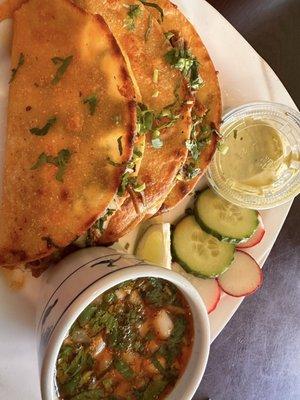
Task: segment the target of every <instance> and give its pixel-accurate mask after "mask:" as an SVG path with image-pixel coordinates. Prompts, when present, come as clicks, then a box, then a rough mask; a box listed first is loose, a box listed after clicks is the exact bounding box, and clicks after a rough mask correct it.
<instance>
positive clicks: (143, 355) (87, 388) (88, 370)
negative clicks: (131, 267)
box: [56, 278, 194, 400]
mask: <svg viewBox="0 0 300 400" xmlns="http://www.w3.org/2000/svg"><path fill="white" fill-rule="evenodd" d="M193 337H194V329H193V321H192V316H191V311H190V308H189V306H188V303H187V301H186V300H185V298H184V297H183V295H182V294H181V292H180V291H179V290H178V289H177V288H176V286H174V285H173V284H172V283H170V282H167V281H165V280H163V279H158V278H140V279H137V280H131V281H126V282H124V283H122V284H120V285H118V286H115V287H113V288H112V289H110V290H108V291H107V292H105V293H104V294H102V295H101V296H99V297H98V298H97V299H96V300H95V301H93V303H91V304H90V305H89V306H88V307H87V308H86V309H85V310H84V311H83V312H82V313H81V314H80V316H79V317H78V318H77V320H76V321H75V323H74V324H73V326H72V327H71V329H70V331H69V333H68V336H67V337H66V339H65V340H64V342H63V344H62V346H61V349H60V352H59V356H58V359H57V364H56V368H57V370H56V382H57V390H58V394H59V398H60V399H64V400H68V399H72V400H100V399H107V400H121V399H122V400H123V399H126V400H129V399H130V400H152V399H153V400H154V399H159V400H161V399H164V398H165V397H166V395H167V394H168V393H170V392H171V391H172V389H173V388H174V386H175V384H176V382H177V380H178V378H179V377H180V376H181V375H182V373H183V372H184V369H185V367H186V365H187V362H188V360H189V357H190V353H191V349H192V344H193Z"/></svg>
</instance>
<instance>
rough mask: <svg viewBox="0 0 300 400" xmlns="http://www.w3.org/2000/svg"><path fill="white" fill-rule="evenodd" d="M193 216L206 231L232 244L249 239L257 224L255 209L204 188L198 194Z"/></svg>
mask: <svg viewBox="0 0 300 400" xmlns="http://www.w3.org/2000/svg"><path fill="white" fill-rule="evenodd" d="M195 217H196V220H197V222H198V223H199V225H200V226H201V228H202V229H204V230H205V231H206V232H208V233H210V234H212V235H214V236H215V237H216V238H218V239H219V240H222V241H224V242H228V243H233V244H238V243H243V242H245V241H246V240H247V239H249V238H250V236H252V235H253V233H254V232H255V230H256V229H257V227H258V224H259V221H258V212H257V211H255V210H249V209H247V208H241V207H238V206H236V205H235V204H232V203H229V202H228V201H227V200H224V199H223V198H222V197H220V196H218V195H217V194H215V193H214V192H213V191H212V190H211V189H205V190H204V191H203V192H201V193H200V194H199V196H198V199H197V200H196V204H195Z"/></svg>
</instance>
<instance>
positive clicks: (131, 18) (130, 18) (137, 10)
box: [125, 4, 142, 31]
mask: <svg viewBox="0 0 300 400" xmlns="http://www.w3.org/2000/svg"><path fill="white" fill-rule="evenodd" d="M128 8H129V10H128V13H127V20H126V23H125V25H126V27H127V29H128V30H130V31H133V30H134V29H135V25H136V20H137V18H138V17H139V16H140V15H141V13H142V9H141V7H140V6H139V5H138V4H129V7H128Z"/></svg>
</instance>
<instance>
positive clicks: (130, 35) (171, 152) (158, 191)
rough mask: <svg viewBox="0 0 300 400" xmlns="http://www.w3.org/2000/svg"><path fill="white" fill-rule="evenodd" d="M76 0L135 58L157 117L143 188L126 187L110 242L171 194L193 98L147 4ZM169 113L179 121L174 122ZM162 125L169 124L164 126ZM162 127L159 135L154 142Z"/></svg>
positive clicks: (146, 101)
mask: <svg viewBox="0 0 300 400" xmlns="http://www.w3.org/2000/svg"><path fill="white" fill-rule="evenodd" d="M75 3H76V4H77V5H79V6H81V7H83V8H85V9H87V10H88V11H89V12H92V13H95V14H96V13H99V14H101V15H102V16H103V17H104V19H105V20H106V22H107V24H108V25H109V27H110V28H111V30H112V32H113V34H114V35H115V37H116V39H117V41H118V43H119V44H120V47H121V48H122V50H123V53H124V54H126V55H127V57H128V60H129V62H130V65H131V70H132V72H133V75H134V77H135V80H136V82H137V85H138V87H139V90H140V93H141V97H142V103H143V106H144V107H145V109H144V108H143V109H142V110H141V113H143V115H146V113H147V110H150V111H151V112H150V113H148V116H149V115H150V114H151V115H152V117H153V118H154V119H155V122H154V124H153V129H152V131H151V132H145V133H146V149H145V152H144V156H143V159H142V162H141V167H140V171H139V173H138V176H137V183H138V188H140V187H141V186H142V187H143V186H144V189H143V190H142V192H139V193H136V192H135V189H136V188H135V187H132V186H131V185H130V184H129V185H128V186H127V191H132V192H133V193H132V195H131V196H129V195H127V196H126V199H125V202H124V203H123V205H122V206H121V208H120V209H119V210H118V211H116V212H115V213H114V214H113V215H112V217H111V218H110V220H109V223H108V226H107V228H106V230H105V232H104V234H103V235H102V236H101V237H100V238H99V239H98V241H97V243H101V244H103V243H111V242H114V241H116V240H117V239H119V238H120V237H121V236H123V235H124V234H125V233H127V232H128V231H129V230H131V229H133V228H134V227H135V226H136V225H137V224H138V223H139V222H140V221H141V220H142V219H143V218H144V216H145V215H146V214H147V212H148V209H152V208H153V207H154V205H157V208H159V207H160V205H161V204H162V202H163V200H164V199H165V197H166V196H167V194H168V193H169V191H170V189H171V187H172V185H173V182H174V179H175V177H176V175H177V173H178V170H179V169H180V168H181V167H182V165H183V163H184V161H185V160H186V157H187V148H186V146H185V141H186V140H188V139H189V135H190V128H191V117H190V114H191V107H192V104H193V101H192V99H191V97H190V91H189V89H188V87H187V84H186V82H185V79H184V77H183V76H182V74H181V73H180V71H178V70H177V69H175V68H173V67H172V66H171V65H170V63H168V62H167V61H166V58H165V55H166V54H167V53H168V52H170V51H171V50H172V46H171V44H170V42H169V41H168V40H166V37H165V35H164V33H163V31H162V28H161V25H160V24H159V23H158V22H157V21H156V19H155V18H154V17H152V15H151V14H150V13H149V11H148V8H146V7H144V6H143V4H142V2H140V1H137V0H126V1H125V2H121V1H119V0H76V1H75ZM170 105H172V107H170ZM171 108H172V110H171ZM170 111H171V112H170ZM168 112H169V114H168ZM170 114H172V115H171V119H172V118H174V117H176V120H175V119H173V120H170ZM158 115H160V117H159V118H157V116H158ZM161 115H165V116H164V117H161ZM161 126H166V127H165V128H161V129H159V127H161ZM156 128H157V129H156ZM157 131H159V134H160V135H159V138H156V139H159V140H156V141H155V138H154V135H156V134H157ZM153 141H154V142H153ZM161 145H162V146H161Z"/></svg>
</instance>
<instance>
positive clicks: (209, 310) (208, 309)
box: [207, 279, 222, 314]
mask: <svg viewBox="0 0 300 400" xmlns="http://www.w3.org/2000/svg"><path fill="white" fill-rule="evenodd" d="M215 280H216V279H215ZM217 283H218V282H217ZM221 293H222V291H221V288H220V286H219V284H218V291H217V294H216V299H215V303H214V304H212V305H211V306H209V307H207V313H208V314H210V313H212V312H213V311H214V310H215V309H216V308H217V305H218V304H219V302H220V299H221Z"/></svg>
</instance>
